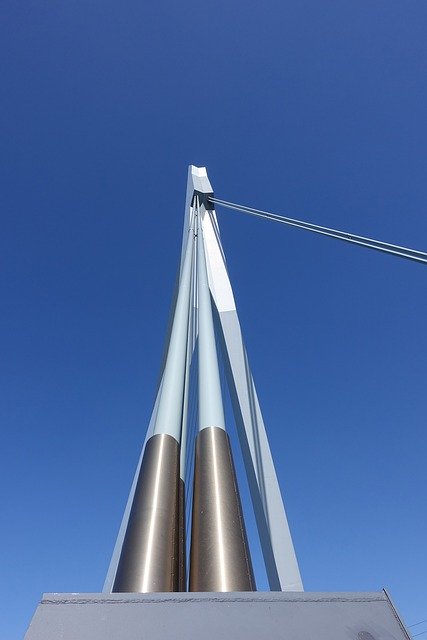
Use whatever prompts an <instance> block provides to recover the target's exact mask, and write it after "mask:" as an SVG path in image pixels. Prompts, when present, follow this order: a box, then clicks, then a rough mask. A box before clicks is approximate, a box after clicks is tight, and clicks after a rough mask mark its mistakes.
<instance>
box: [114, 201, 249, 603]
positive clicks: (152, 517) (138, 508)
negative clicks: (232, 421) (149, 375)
mask: <svg viewBox="0 0 427 640" xmlns="http://www.w3.org/2000/svg"><path fill="white" fill-rule="evenodd" d="M203 212H204V207H203V206H201V207H200V205H199V202H198V199H197V196H196V198H195V201H194V206H193V208H192V219H191V224H190V226H189V231H188V238H187V246H186V250H185V257H184V262H183V266H182V270H181V278H180V283H179V289H178V295H177V301H176V306H175V312H174V317H173V323H172V328H171V334H170V340H169V346H168V351H167V356H166V361H165V367H164V372H163V379H162V383H161V387H160V390H159V396H158V406H157V413H156V417H155V421H154V426H153V435H152V436H151V437H150V438H149V439H148V441H147V443H146V446H145V450H144V454H143V458H142V463H141V467H140V471H139V475H138V479H137V483H136V487H135V493H134V496H133V502H132V507H131V510H130V514H129V519H128V523H127V528H126V533H125V536H124V540H123V544H122V548H121V553H120V558H119V561H118V565H117V571H116V575H115V579H114V584H113V588H112V591H114V592H142V593H145V592H150V591H179V590H185V582H186V580H185V557H184V553H185V536H184V531H183V527H184V511H185V500H184V494H185V492H184V487H183V476H182V474H181V477H180V466H181V465H180V444H181V446H182V449H183V450H184V449H185V445H186V417H187V398H188V382H189V376H188V368H189V361H190V358H189V349H190V348H192V345H190V340H189V337H188V336H189V322H191V314H190V306H192V302H191V294H192V291H193V287H194V275H195V274H194V269H193V268H192V267H193V264H194V259H193V256H194V245H195V244H196V246H197V260H196V262H197V291H198V305H199V311H198V341H199V383H198V386H199V434H198V436H197V439H196V450H195V472H194V495H193V514H192V536H191V553H190V578H189V590H190V591H248V590H253V589H254V588H255V584H254V579H253V572H252V566H251V562H250V555H249V549H248V544H247V539H246V533H245V527H244V521H243V514H242V509H241V504H240V498H239V493H238V488H237V481H236V475H235V471H234V466H233V460H232V454H231V448H230V443H229V439H228V436H227V434H226V431H225V420H224V411H223V404H222V396H221V386H220V379H219V371H218V359H217V353H216V346H215V334H214V325H213V318H212V308H211V298H210V292H209V284H208V276H207V267H206V256H205V250H204V243H203V238H202V234H203V231H202V224H201V214H202V213H203ZM181 436H182V439H181ZM184 457H185V453H184V455H182V451H181V459H183V458H184Z"/></svg>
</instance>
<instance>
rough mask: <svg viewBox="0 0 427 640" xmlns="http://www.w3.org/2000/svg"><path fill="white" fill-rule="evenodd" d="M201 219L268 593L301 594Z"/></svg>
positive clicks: (233, 312)
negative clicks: (290, 592)
mask: <svg viewBox="0 0 427 640" xmlns="http://www.w3.org/2000/svg"><path fill="white" fill-rule="evenodd" d="M207 206H208V207H209V209H208V212H207V213H206V214H205V216H204V218H203V238H204V243H205V253H206V259H207V264H208V278H209V286H210V290H211V293H212V297H213V300H214V302H215V306H216V310H217V313H218V323H219V327H220V329H221V333H222V337H223V348H224V359H225V363H226V366H227V374H228V382H229V387H230V394H231V398H232V402H233V409H234V414H235V419H236V426H237V432H238V436H239V441H240V445H241V448H242V453H243V460H244V464H245V469H246V474H247V477H248V482H249V489H250V493H251V498H252V502H253V506H254V512H255V517H256V521H257V526H258V532H259V536H260V542H261V548H262V551H263V556H264V561H265V565H266V571H267V577H268V580H269V584H270V588H271V589H272V590H274V591H302V590H303V585H302V580H301V575H300V571H299V567H298V562H297V558H296V555H295V550H294V545H293V542H292V537H291V533H290V530H289V525H288V520H287V517H286V512H285V507H284V504H283V500H282V496H281V492H280V487H279V483H278V480H277V475H276V471H275V468H274V463H273V459H272V456H271V451H270V446H269V443H268V438H267V433H266V429H265V425H264V421H263V418H262V414H261V409H260V406H259V402H258V397H257V393H256V389H255V384H254V381H253V377H252V373H251V370H250V367H249V362H248V357H247V353H246V349H245V345H244V342H243V337H242V332H241V328H240V322H239V318H238V314H237V309H236V304H235V300H234V295H233V290H232V287H231V283H230V279H229V276H228V272H227V267H226V261H225V256H224V251H223V248H222V245H221V239H220V233H219V228H218V222H217V219H216V215H215V211H214V209H213V206H212V205H211V206H210V205H209V204H208V205H207Z"/></svg>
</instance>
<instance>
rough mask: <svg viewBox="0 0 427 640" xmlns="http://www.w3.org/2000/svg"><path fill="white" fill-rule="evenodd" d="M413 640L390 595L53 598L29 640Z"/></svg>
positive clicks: (41, 608)
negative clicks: (175, 639) (173, 639)
mask: <svg viewBox="0 0 427 640" xmlns="http://www.w3.org/2000/svg"><path fill="white" fill-rule="evenodd" d="M172 638H177V639H181V638H183V639H185V640H201V639H202V638H203V639H208V640H209V639H211V638H212V640H213V639H215V640H219V639H222V638H226V639H227V640H240V639H242V640H243V639H244V640H273V639H278V640H323V639H324V640H408V639H410V635H409V633H408V631H407V630H406V629H405V626H404V624H403V622H402V620H401V619H400V617H399V615H398V613H397V612H396V610H395V608H394V606H393V604H392V602H391V600H390V598H389V596H388V594H387V592H386V591H379V592H373V593H288V592H285V593H283V592H280V593H279V592H256V593H167V594H166V593H150V594H135V593H132V594H123V593H116V594H103V593H102V594H98V593H47V594H45V595H44V596H43V599H42V601H41V602H40V604H39V606H38V608H37V610H36V613H35V615H34V617H33V619H32V621H31V624H30V627H29V629H28V631H27V634H26V636H25V640H110V639H111V640H169V639H172Z"/></svg>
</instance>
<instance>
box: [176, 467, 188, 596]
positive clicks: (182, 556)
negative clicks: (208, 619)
mask: <svg viewBox="0 0 427 640" xmlns="http://www.w3.org/2000/svg"><path fill="white" fill-rule="evenodd" d="M178 504H179V507H178V508H179V515H178V519H179V520H178V521H179V527H178V584H179V590H180V591H187V562H186V546H187V540H186V535H185V483H184V480H182V478H180V479H179V493H178Z"/></svg>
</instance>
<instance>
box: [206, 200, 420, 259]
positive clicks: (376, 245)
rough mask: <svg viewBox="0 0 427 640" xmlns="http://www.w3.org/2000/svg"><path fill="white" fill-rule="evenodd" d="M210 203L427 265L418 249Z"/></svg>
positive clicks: (232, 203)
mask: <svg viewBox="0 0 427 640" xmlns="http://www.w3.org/2000/svg"><path fill="white" fill-rule="evenodd" d="M209 201H210V202H214V203H215V204H218V205H219V206H221V207H226V208H227V209H234V210H235V211H239V212H241V213H247V214H249V215H252V216H256V217H259V218H265V219H267V220H272V221H273V222H280V223H281V224H287V225H290V226H292V227H298V228H300V229H305V230H306V231H312V232H313V233H319V234H321V235H324V236H329V237H331V238H335V239H337V240H343V241H344V242H350V243H352V244H358V245H360V246H363V247H367V248H368V249H375V250H376V251H383V252H384V253H390V254H392V255H395V256H398V257H399V258H406V259H407V260H415V261H416V262H421V263H424V264H427V253H426V252H424V251H418V250H417V249H409V248H408V247H401V246H399V245H395V244H391V243H389V242H383V241H381V240H375V239H373V238H366V237H364V236H358V235H356V234H353V233H347V232H346V231H339V230H338V229H331V228H329V227H323V226H321V225H318V224H313V223H311V222H305V221H304V220H296V219H295V218H289V217H287V216H280V215H278V214H276V213H270V212H268V211H261V210H259V209H253V208H252V207H246V206H244V205H240V204H235V203H234V202H227V200H221V199H220V198H214V197H211V196H209Z"/></svg>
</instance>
